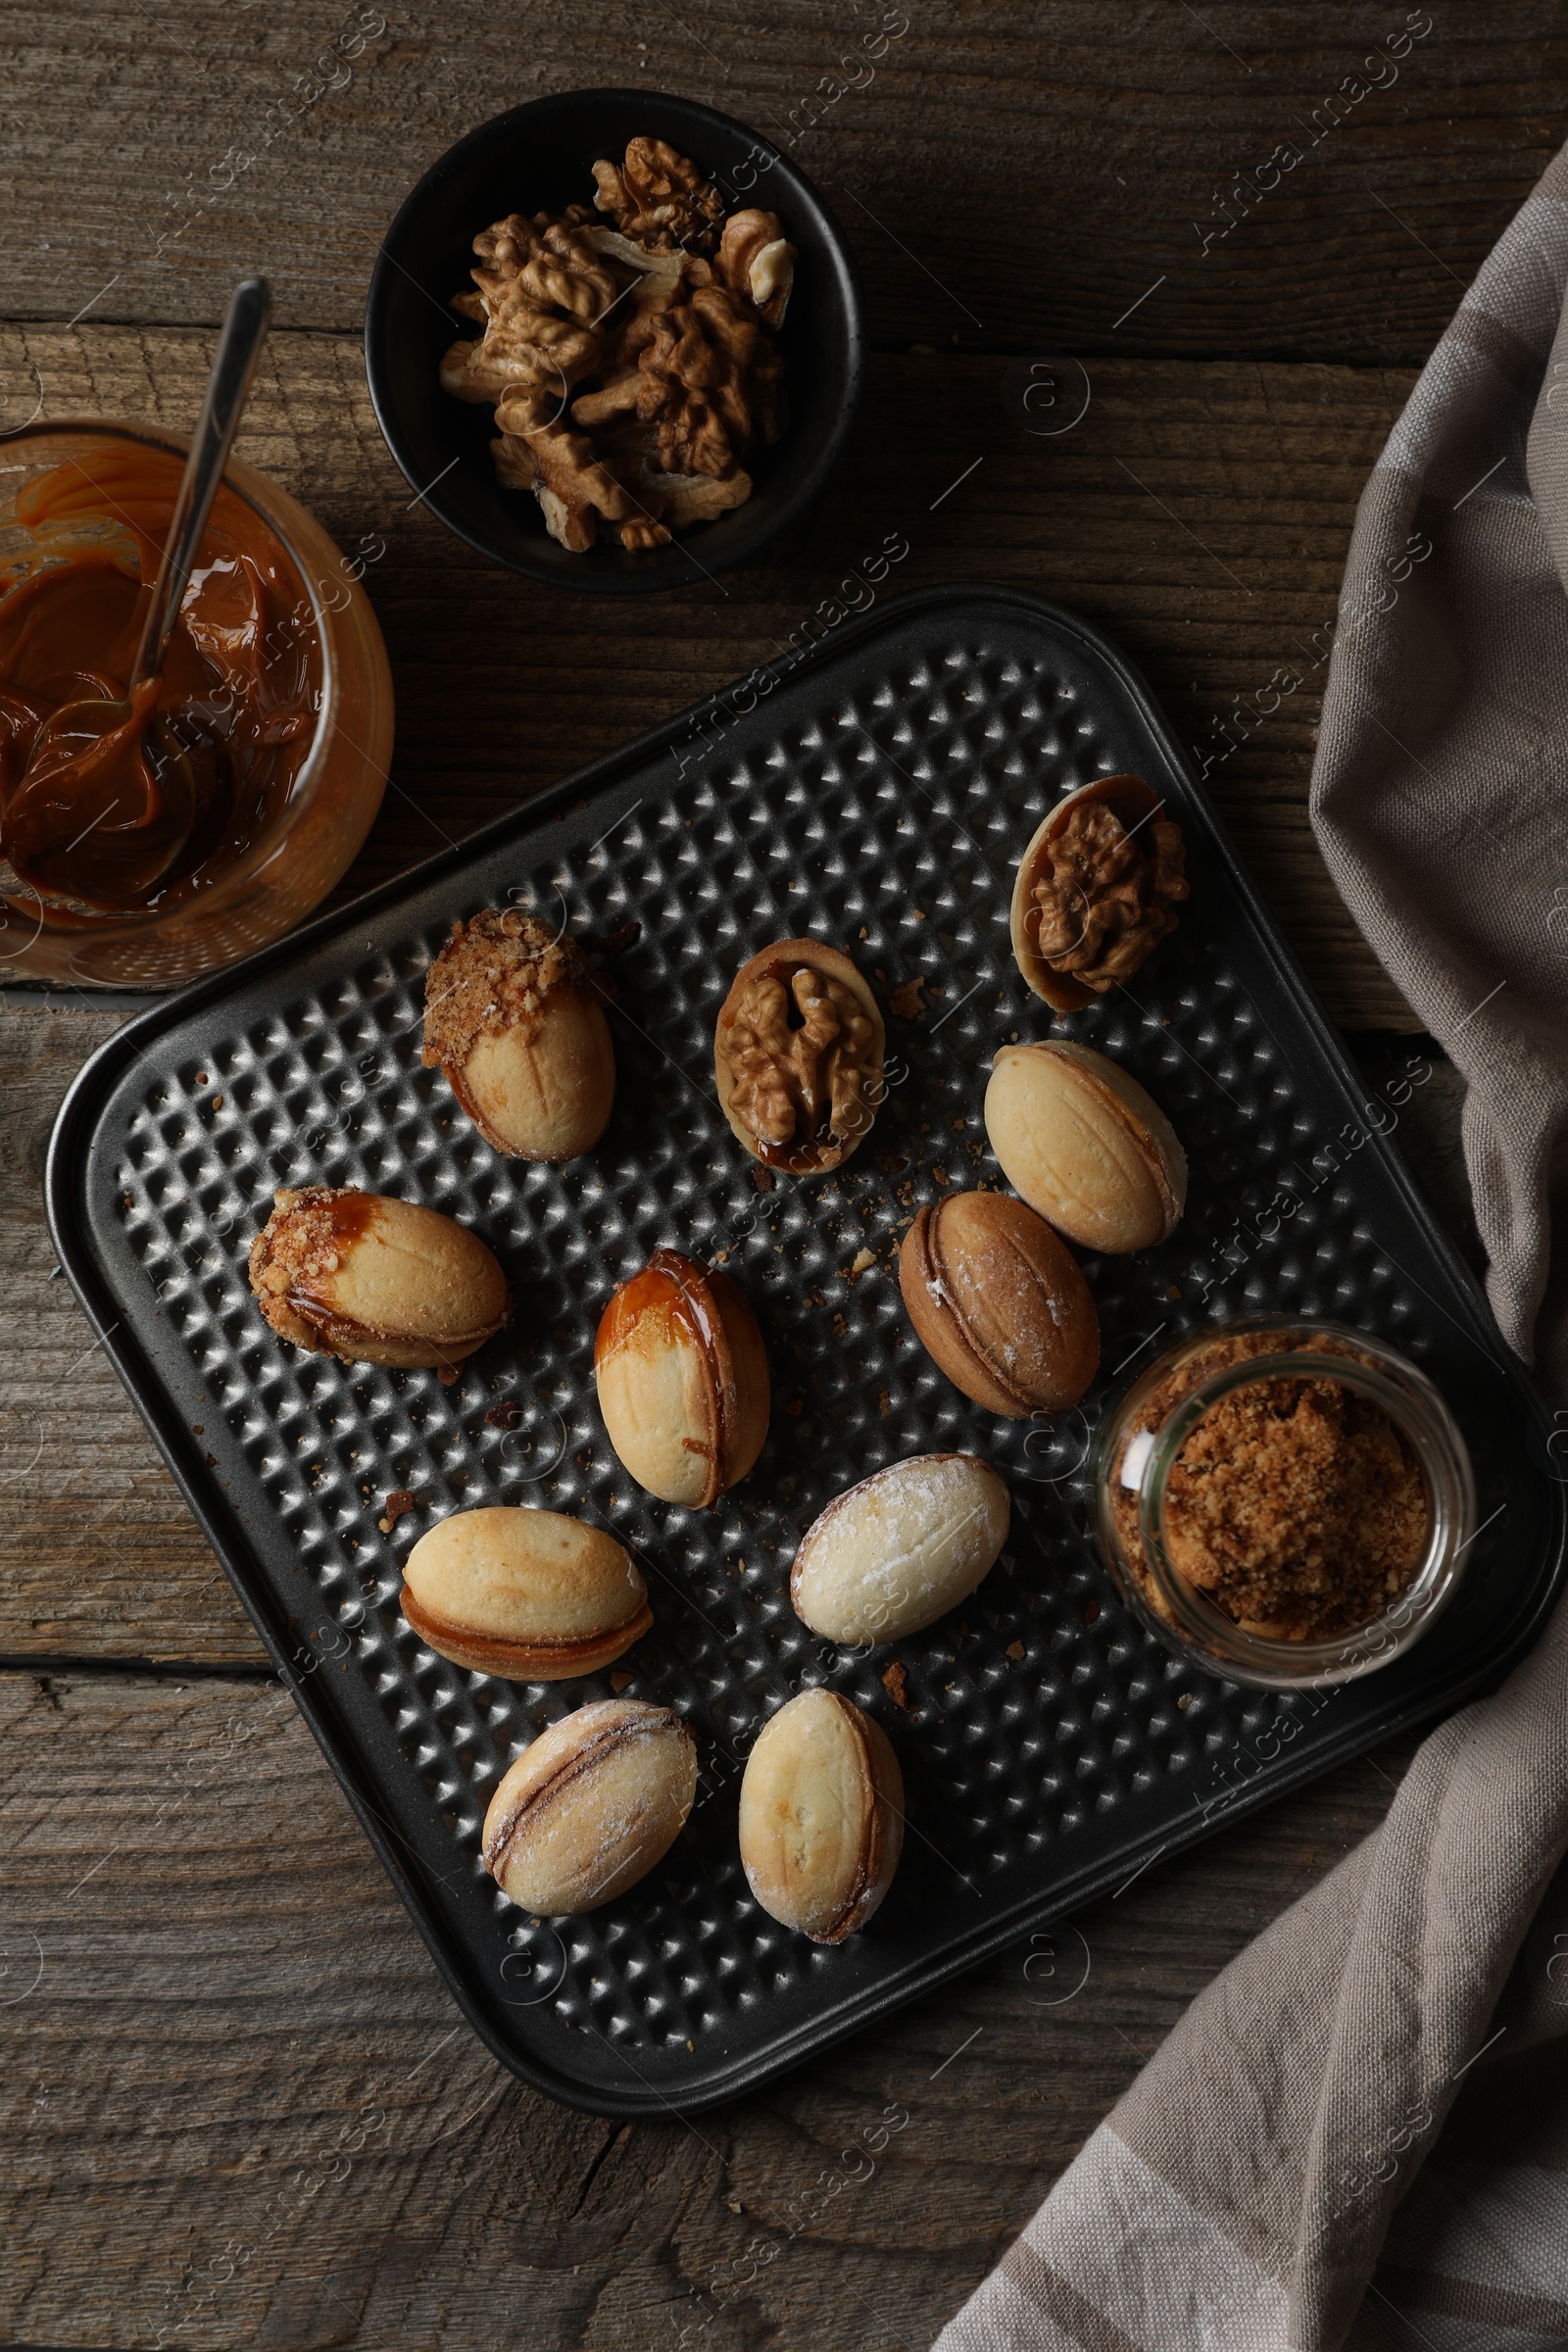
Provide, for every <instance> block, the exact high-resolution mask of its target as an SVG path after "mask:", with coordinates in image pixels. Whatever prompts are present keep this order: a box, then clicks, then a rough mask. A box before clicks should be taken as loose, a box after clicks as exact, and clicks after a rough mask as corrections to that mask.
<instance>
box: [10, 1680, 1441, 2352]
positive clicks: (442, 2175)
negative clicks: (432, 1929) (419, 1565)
mask: <svg viewBox="0 0 1568 2352" xmlns="http://www.w3.org/2000/svg"><path fill="white" fill-rule="evenodd" d="M1403 1760H1404V1750H1402V1749H1401V1750H1400V1751H1398V1753H1397V1754H1394V1753H1390V1754H1386V1755H1382V1756H1380V1757H1379V1758H1378V1759H1377V1760H1376V1761H1375V1762H1362V1763H1360V1764H1357V1765H1354V1766H1351V1767H1348V1768H1347V1769H1346V1770H1344V1771H1342V1772H1340V1773H1338V1774H1336V1775H1334V1776H1333V1778H1332V1779H1331V1780H1329V1781H1327V1782H1325V1783H1324V1784H1322V1785H1321V1787H1320V1788H1319V1789H1316V1790H1314V1791H1313V1792H1311V1793H1310V1794H1308V1795H1306V1796H1303V1797H1300V1798H1297V1799H1294V1800H1292V1801H1291V1802H1289V1803H1287V1804H1285V1805H1283V1806H1281V1807H1278V1808H1276V1809H1275V1810H1274V1811H1273V1812H1271V1813H1269V1814H1267V1815H1265V1816H1263V1817H1262V1818H1261V1819H1259V1820H1258V1821H1256V1822H1254V1823H1250V1824H1247V1825H1243V1826H1241V1827H1239V1828H1236V1829H1234V1830H1232V1831H1231V1832H1229V1833H1228V1834H1226V1835H1224V1836H1223V1837H1222V1838H1219V1839H1218V1840H1217V1841H1215V1842H1214V1843H1212V1844H1210V1845H1208V1846H1207V1847H1205V1848H1202V1849H1201V1850H1200V1851H1199V1852H1197V1853H1195V1854H1192V1855H1189V1856H1187V1857H1185V1858H1184V1859H1181V1860H1178V1861H1175V1862H1173V1863H1170V1864H1167V1865H1159V1866H1156V1867H1155V1868H1154V1869H1153V1870H1151V1871H1149V1872H1147V1873H1146V1874H1145V1875H1144V1876H1143V1877H1142V1878H1141V1879H1140V1880H1139V1881H1138V1882H1137V1884H1136V1885H1135V1886H1133V1887H1130V1888H1128V1889H1127V1890H1126V1892H1125V1893H1124V1894H1123V1895H1122V1896H1121V1898H1120V1899H1113V1900H1110V1901H1107V1902H1104V1903H1102V1904H1100V1905H1098V1906H1096V1907H1095V1909H1094V1910H1093V1911H1091V1912H1089V1913H1087V1914H1086V1915H1085V1916H1084V1917H1083V1918H1082V1920H1081V1921H1079V1922H1078V1923H1077V1925H1076V1928H1075V1929H1073V1930H1065V1929H1064V1930H1062V1931H1060V1932H1059V1933H1058V1934H1057V1936H1055V1938H1054V1943H1051V1944H1048V1943H1047V1942H1045V1941H1037V1942H1035V1943H1034V1944H1032V1945H1029V1944H1025V1945H1022V1946H1020V1947H1019V1948H1018V1949H1017V1950H1015V1951H1013V1952H1011V1953H1009V1954H1005V1955H1004V1956H1003V1957H1002V1958H1000V1959H999V1960H997V1961H995V1962H993V1963H991V1964H989V1965H988V1966H986V1967H985V1968H982V1969H981V1970H979V1971H977V1972H975V1973H974V1974H973V1975H972V1976H970V1977H969V1978H967V1979H965V1980H963V1981H962V1983H960V1984H959V1985H956V1986H955V1987H953V1988H951V1989H950V1990H949V1991H948V1992H946V1993H943V1994H940V1995H935V1996H933V1997H932V1998H930V1999H928V2000H925V2001H923V2002H921V2003H920V2004H918V2005H917V2006H916V2007H914V2008H912V2009H910V2010H909V2011H907V2012H906V2013H905V2014H904V2015H902V2016H900V2017H899V2018H896V2019H895V2020H893V2021H892V2022H891V2023H890V2024H887V2025H885V2026H883V2027H881V2028H879V2029H877V2030H876V2031H874V2032H871V2033H869V2034H864V2035H862V2036H860V2037H859V2038H858V2039H856V2040H855V2041H853V2042H851V2043H850V2044H849V2045H847V2047H846V2048H844V2049H843V2050H842V2051H840V2052H837V2053H834V2054H832V2055H831V2056H829V2057H827V2058H826V2059H824V2060H823V2061H821V2062H820V2063H819V2064H817V2065H814V2066H809V2067H806V2068H803V2069H801V2070H800V2071H799V2072H798V2073H797V2074H795V2075H793V2076H791V2077H790V2078H789V2079H788V2080H787V2081H785V2082H781V2083H779V2084H777V2085H776V2086H775V2087H774V2088H773V2089H772V2090H771V2091H769V2092H767V2093H765V2094H764V2095H762V2096H761V2097H760V2098H758V2099H755V2100H751V2101H747V2102H744V2103H743V2104H741V2105H739V2106H737V2107H734V2108H730V2109H727V2110H724V2111H722V2112H720V2113H719V2114H717V2115H709V2116H702V2117H699V2118H698V2119H696V2121H695V2122H694V2123H693V2124H691V2125H686V2124H684V2123H681V2122H679V2121H671V2122H669V2123H662V2124H653V2125H648V2124H638V2125H635V2126H631V2127H627V2128H617V2127H615V2126H613V2125H608V2124H602V2123H599V2122H596V2121H593V2120H592V2119H589V2118H585V2117H581V2116H575V2115H571V2114H569V2113H567V2112H566V2111H565V2110H564V2109H561V2108H558V2107H555V2106H553V2105H552V2104H551V2103H550V2102H549V2101H547V2100H545V2099H542V2098H540V2097H538V2096H536V2095H535V2094H534V2093H532V2092H530V2091H528V2090H526V2089H524V2088H523V2086H522V2085H520V2084H519V2083H517V2082H515V2081H514V2080H513V2079H512V2078H511V2077H510V2076H509V2075H508V2074H507V2073H506V2072H505V2071H504V2070H503V2069H502V2068H500V2067H499V2066H498V2065H497V2064H496V2063H495V2062H494V2061H493V2060H492V2059H491V2058H490V2057H489V2056H488V2055H487V2054H486V2053H485V2052H484V2051H483V2050H482V2048H481V2047H480V2045H479V2044H478V2043H477V2042H476V2041H474V2039H473V2038H472V2036H471V2035H470V2034H469V2033H468V2030H467V2028H466V2026H464V2025H463V2024H462V2023H461V2022H460V2020H459V2019H458V2017H457V2014H456V2012H455V2011H454V2009H453V2007H452V2004H451V2002H450V2000H449V1998H448V1996H447V1994H446V1992H445V1991H444V1989H443V1987H442V1986H441V1985H440V1982H439V1980H438V1979H437V1977H436V1975H435V1973H434V1971H433V1969H432V1968H431V1966H430V1964H429V1962H428V1961H427V1959H426V1957H425V1954H424V1951H423V1947H422V1946H421V1945H420V1944H419V1942H418V1940H417V1937H416V1936H415V1933H414V1930H413V1929H412V1927H411V1926H410V1925H409V1923H408V1921H407V1920H406V1918H405V1917H404V1914H403V1912H402V1910H401V1909H400V1907H399V1906H398V1904H397V1902H396V1900H395V1898H394V1896H393V1895H392V1893H391V1890H390V1888H389V1887H387V1886H386V1884H385V1882H384V1880H383V1879H382V1877H381V1874H380V1872H379V1870H378V1868H377V1866H376V1864H375V1862H374V1861H373V1859H372V1857H371V1856H370V1854H369V1852H368V1848H367V1847H366V1846H365V1845H364V1843H363V1841H362V1839H361V1838H360V1835H359V1832H358V1829H357V1827H356V1825H355V1823H354V1820H353V1817H352V1815H351V1814H350V1812H349V1810H348V1807H347V1806H346V1804H345V1803H344V1802H343V1801H342V1799H341V1797H340V1795H339V1794H338V1791H337V1790H336V1789H335V1787H334V1786H333V1784H332V1782H331V1780H330V1777H329V1775H328V1774H327V1771H326V1768H325V1766H324V1765H323V1763H322V1762H321V1759H320V1757H319V1753H318V1751H317V1749H316V1747H315V1744H314V1742H313V1741H312V1740H311V1738H310V1736H309V1734H308V1732H307V1731H306V1729H305V1727H304V1725H303V1723H302V1722H301V1721H300V1719H299V1717H298V1716H297V1714H296V1712H295V1709H294V1706H293V1702H292V1701H291V1700H290V1699H289V1698H288V1696H287V1695H286V1693H284V1692H283V1691H280V1690H279V1689H277V1688H276V1686H274V1685H265V1686H258V1685H256V1684H235V1683H225V1682H223V1681H221V1680H215V1681H210V1682H203V1683H199V1684H195V1685H188V1686H184V1687H181V1686H180V1685H178V1684H177V1683H175V1682H172V1681H167V1680H165V1681H159V1680H150V1679H139V1678H121V1677H116V1678H110V1677H105V1676H94V1675H87V1676H81V1677H78V1676H75V1675H70V1676H62V1677H56V1678H48V1677H39V1676H27V1675H6V1676H0V1839H3V1842H4V1850H5V1855H6V1861H5V1882H6V1888H7V1901H6V1909H5V1914H4V1923H3V1929H0V1962H3V1965H4V1969H5V1974H4V1976H3V1977H0V2048H3V2051H4V2058H3V2062H0V2244H3V2245H4V2246H5V2248H6V2253H5V2257H4V2259H3V2262H0V2337H3V2340H5V2341H6V2342H16V2343H21V2344H32V2345H40V2344H55V2345H61V2344H80V2345H101V2346H111V2345H118V2346H124V2345H126V2344H138V2345H153V2344H166V2343H181V2344H185V2345H188V2346H190V2347H191V2348H192V2352H205V2348H206V2347H209V2346H212V2347H220V2346H221V2347H223V2348H224V2352H230V2348H231V2347H235V2346H247V2345H252V2344H254V2345H258V2346H264V2345H271V2346H284V2345H286V2346H288V2347H290V2348H291V2352H308V2348H311V2347H315V2346H318V2345H322V2346H324V2345H328V2344H347V2345H354V2346H365V2347H372V2346H381V2345H387V2344H394V2343H395V2344H422V2343H433V2342H437V2341H439V2342H440V2343H441V2344H442V2345H443V2346H444V2347H447V2348H449V2352H466V2348H467V2347H470V2346H471V2347H473V2348H474V2352H491V2347H493V2346H494V2345H496V2344H498V2343H505V2342H515V2343H519V2344H526V2345H527V2346H528V2352H567V2348H568V2347H571V2348H578V2347H581V2348H587V2347H593V2348H594V2352H646V2347H647V2346H648V2345H649V2344H651V2343H652V2344H655V2345H661V2346H662V2345H663V2344H666V2343H667V2344H669V2345H671V2346H673V2345H675V2344H677V2343H679V2342H681V2341H682V2340H685V2341H686V2342H688V2343H690V2342H693V2341H701V2342H703V2343H704V2344H705V2345H706V2346H709V2347H711V2352H741V2348H742V2347H745V2348H747V2352H750V2348H751V2347H756V2346H761V2345H764V2344H777V2343H788V2344H796V2345H802V2346H805V2345H809V2346H810V2347H811V2352H839V2348H840V2347H843V2348H844V2352H849V2348H850V2347H860V2346H869V2347H875V2348H878V2352H888V2348H892V2347H898V2346H904V2347H906V2352H922V2348H923V2347H924V2346H925V2345H926V2344H927V2343H929V2341H930V2339H931V2337H932V2335H933V2334H934V2333H935V2332H936V2329H937V2327H938V2326H939V2325H940V2324H941V2323H942V2321H943V2320H945V2319H946V2318H947V2316H948V2315H949V2313H950V2312H951V2311H952V2310H953V2309H954V2308H955V2307H956V2304H957V2303H958V2302H959V2300H960V2299H961V2297H962V2296H963V2294H964V2293H965V2292H966V2291H967V2290H968V2288H969V2287H970V2286H971V2285H972V2284H973V2283H974V2282H975V2280H976V2279H978V2278H979V2277H980V2276H981V2274H982V2273H983V2272H984V2270H985V2269H986V2268H987V2267H988V2265H989V2264H990V2263H991V2261H992V2260H993V2259H994V2258H995V2256H996V2254H997V2253H998V2252H999V2251H1000V2250H1001V2249H1002V2247H1003V2246H1004V2245H1005V2242H1006V2241H1007V2240H1008V2239H1009V2238H1010V2237H1011V2235H1012V2234H1013V2233H1014V2232H1015V2231H1016V2230H1017V2229H1019V2228H1020V2227H1021V2225H1022V2224H1023V2222H1024V2221H1025V2220H1026V2219H1027V2217H1028V2215H1029V2214H1030V2212H1031V2211H1032V2210H1033V2208H1034V2206H1035V2204H1036V2202H1037V2201H1038V2199H1039V2198H1040V2196H1041V2195H1042V2194H1043V2193H1044V2191H1045V2189H1046V2187H1047V2186H1048V2185H1049V2183H1050V2181H1051V2180H1052V2179H1054V2176H1055V2174H1056V2173H1057V2172H1058V2171H1059V2170H1060V2169H1061V2167H1062V2165H1063V2164H1065V2163H1066V2161H1067V2160H1068V2158H1069V2157H1070V2156H1071V2155H1072V2153H1073V2152H1074V2151H1075V2150H1076V2148H1077V2147H1078V2146H1079V2145H1080V2144H1081V2143H1082V2141H1083V2139H1084V2138H1085V2137H1086V2135H1087V2134H1088V2132H1089V2131H1091V2130H1092V2129H1093V2128H1094V2126H1095V2124H1096V2123H1097V2122H1098V2121H1099V2120H1100V2118H1101V2116H1102V2115H1103V2112H1104V2110H1105V2108H1106V2107H1107V2106H1108V2105H1109V2104H1110V2102H1111V2100H1112V2099H1113V2098H1114V2097H1115V2096H1116V2094H1117V2093H1118V2092H1119V2091H1120V2090H1121V2088H1122V2087H1123V2086H1124V2085H1125V2083H1126V2082H1128V2081H1129V2080H1130V2078H1131V2077H1132V2075H1133V2074H1134V2073H1135V2072H1136V2070H1137V2067H1138V2065H1139V2063H1140V2062H1141V2060H1142V2058H1143V2057H1144V2056H1145V2055H1146V2054H1147V2053H1148V2052H1149V2051H1150V2050H1151V2049H1152V2047H1153V2046H1154V2045H1155V2043H1156V2042H1157V2041H1158V2039H1159V2038H1160V2036H1161V2035H1162V2034H1163V2033H1164V2032H1165V2031H1166V2030H1167V2029H1168V2027H1169V2026H1170V2025H1171V2024H1172V2023H1173V2022H1174V2020H1175V2018H1176V2017H1177V2015H1178V2014H1179V2013H1180V2010H1181V2008H1182V2007H1183V2006H1184V2004H1185V2003H1186V2001H1187V2000H1188V1999H1190V1998H1191V1996H1192V1995H1193V1994H1194V1993H1195V1992H1196V1991H1197V1990H1198V1989H1199V1988H1200V1986H1201V1985H1203V1984H1204V1983H1205V1982H1206V1981H1207V1980H1208V1978H1209V1977H1210V1976H1211V1975H1212V1974H1213V1972H1214V1971H1215V1970H1216V1969H1217V1968H1218V1967H1220V1966H1221V1965H1223V1963H1224V1962H1225V1961H1226V1960H1227V1959H1228V1958H1229V1957H1230V1956H1231V1955H1232V1953H1233V1952H1235V1951H1236V1950H1237V1949H1238V1948H1239V1947H1240V1945H1241V1944H1242V1943H1243V1942H1245V1941H1246V1940H1247V1939H1248V1937H1250V1936H1252V1935H1253V1934H1255V1933H1256V1932H1257V1930H1258V1929H1260V1928H1261V1927H1263V1926H1264V1925H1266V1924H1267V1922H1268V1920H1269V1919H1271V1918H1272V1917H1273V1916H1274V1915H1275V1914H1276V1913H1277V1911H1278V1910H1279V1909H1280V1908H1281V1907H1282V1906H1283V1905H1284V1904H1285V1903H1287V1902H1288V1901H1290V1900H1292V1899H1293V1898H1294V1897H1295V1896H1296V1895H1297V1894H1299V1893H1300V1892H1301V1891H1303V1890H1304V1888H1305V1887H1308V1886H1309V1885H1311V1884H1312V1883H1313V1881H1315V1880H1316V1879H1317V1878H1318V1877H1319V1876H1321V1874H1322V1873H1323V1872H1324V1871H1325V1870H1327V1869H1328V1868H1330V1867H1331V1866H1332V1865H1333V1863H1334V1862H1336V1861H1337V1860H1338V1859H1339V1857H1340V1855H1341V1854H1342V1853H1343V1852H1344V1851H1345V1850H1346V1849H1347V1848H1348V1845H1349V1844H1351V1843H1352V1842H1353V1841H1354V1840H1355V1839H1356V1838H1359V1837H1361V1836H1362V1835H1364V1834H1365V1832H1366V1831H1367V1830H1369V1829H1370V1828H1371V1827H1372V1826H1373V1825H1374V1824H1375V1823H1376V1821H1377V1820H1378V1818H1379V1817H1380V1816H1381V1814H1382V1812H1383V1810H1384V1808H1385V1806H1386V1804H1387V1802H1388V1799H1389V1796H1390V1793H1391V1791H1392V1789H1393V1787H1394V1785H1395V1782H1396V1780H1397V1774H1398V1772H1399V1771H1400V1769H1401V1768H1402V1763H1403ZM1086 1954H1087V1968H1086V1962H1085V1955H1086ZM1080 1980H1082V1981H1081V1982H1080ZM683 2328H686V2329H690V2330H691V2332H690V2333H688V2334H687V2335H686V2336H685V2337H684V2339H683V2338H682V2329H683ZM699 2331H700V2332H699Z"/></svg>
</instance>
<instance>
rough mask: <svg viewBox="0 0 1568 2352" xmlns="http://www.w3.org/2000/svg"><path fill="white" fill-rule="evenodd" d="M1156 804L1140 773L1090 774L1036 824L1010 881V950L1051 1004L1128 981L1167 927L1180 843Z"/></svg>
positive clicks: (1078, 1001) (1178, 894) (1181, 879)
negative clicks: (1090, 778) (1087, 781)
mask: <svg viewBox="0 0 1568 2352" xmlns="http://www.w3.org/2000/svg"><path fill="white" fill-rule="evenodd" d="M1164 806H1165V804H1164V802H1163V800H1162V799H1161V798H1160V796H1159V794H1158V793H1156V792H1155V791H1154V790H1153V789H1152V786H1150V785H1148V784H1146V783H1145V782H1144V780H1143V778H1142V776H1097V777H1096V778H1095V780H1094V782H1093V783H1092V784H1085V785H1082V786H1081V787H1080V788H1079V790H1078V791H1076V792H1069V793H1067V794H1065V795H1064V796H1063V798H1062V799H1061V800H1059V801H1058V802H1057V803H1056V806H1055V807H1054V809H1052V810H1051V811H1050V813H1049V815H1047V817H1046V818H1045V819H1044V821H1043V822H1042V823H1041V824H1040V825H1039V826H1037V827H1036V829H1035V832H1034V835H1033V837H1032V838H1031V840H1030V842H1029V845H1028V847H1027V849H1026V850H1025V851H1024V854H1023V856H1022V857H1021V858H1019V860H1018V872H1017V877H1016V879H1015V881H1014V883H1013V889H1012V907H1011V914H1010V922H1011V931H1012V952H1013V955H1014V956H1015V957H1016V959H1017V964H1018V969H1019V971H1020V972H1021V973H1022V974H1023V976H1024V978H1025V980H1027V981H1028V983H1029V986H1030V987H1031V988H1032V989H1033V990H1034V993H1035V995H1036V996H1037V997H1043V998H1044V999H1045V1002H1046V1003H1047V1004H1048V1005H1051V1006H1052V1007H1053V1009H1054V1011H1056V1012H1077V1011H1081V1010H1082V1008H1083V1007H1084V1006H1085V1005H1093V1004H1094V1003H1095V1002H1096V1001H1097V999H1099V998H1100V997H1103V995H1104V994H1105V992H1106V990H1107V989H1110V988H1114V987H1115V985H1116V983H1117V982H1118V981H1121V980H1130V979H1131V978H1132V976H1133V974H1134V972H1136V971H1137V970H1138V968H1139V966H1140V965H1141V964H1142V963H1143V962H1144V961H1145V959H1146V958H1147V957H1148V956H1150V955H1151V954H1152V952H1153V950H1154V949H1155V948H1156V947H1157V946H1158V945H1159V943H1160V941H1161V940H1162V939H1164V938H1165V937H1166V936H1167V934H1168V933H1170V932H1172V931H1174V930H1175V928H1176V922H1177V914H1176V909H1177V907H1179V906H1180V904H1181V902H1182V901H1183V900H1184V899H1185V898H1186V897H1187V895H1188V882H1187V874H1186V849H1185V845H1184V843H1183V841H1182V835H1181V828H1180V826H1179V825H1177V824H1176V822H1175V821H1174V819H1173V818H1171V817H1169V816H1166V815H1163V814H1162V813H1161V811H1162V810H1163V809H1164Z"/></svg>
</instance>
